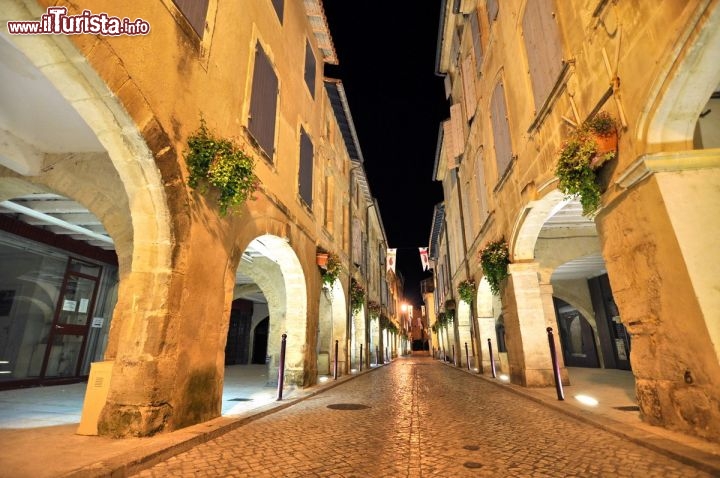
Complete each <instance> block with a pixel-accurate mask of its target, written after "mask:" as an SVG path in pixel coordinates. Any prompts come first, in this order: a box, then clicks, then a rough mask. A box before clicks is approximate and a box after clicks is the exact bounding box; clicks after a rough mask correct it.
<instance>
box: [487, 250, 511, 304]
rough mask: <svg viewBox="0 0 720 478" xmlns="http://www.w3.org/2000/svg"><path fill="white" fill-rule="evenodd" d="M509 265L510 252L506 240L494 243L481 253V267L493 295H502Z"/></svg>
mask: <svg viewBox="0 0 720 478" xmlns="http://www.w3.org/2000/svg"><path fill="white" fill-rule="evenodd" d="M508 264H510V252H509V251H508V246H507V242H505V239H500V240H497V241H492V242H490V243H488V245H486V246H485V248H484V249H483V250H482V251H480V265H481V266H482V270H483V274H484V275H485V278H486V279H487V281H488V283H489V284H490V290H491V291H492V293H493V294H496V295H497V294H499V293H500V284H501V283H502V281H503V280H504V279H505V278H506V277H507V276H508Z"/></svg>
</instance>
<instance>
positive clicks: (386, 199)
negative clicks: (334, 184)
mask: <svg viewBox="0 0 720 478" xmlns="http://www.w3.org/2000/svg"><path fill="white" fill-rule="evenodd" d="M323 5H324V7H325V14H326V15H327V19H328V24H329V26H330V33H331V35H332V38H333V42H334V44H335V50H336V51H337V55H338V59H339V61H340V64H339V65H338V66H331V65H327V66H326V68H325V75H326V76H328V77H331V78H339V79H340V80H342V82H343V85H344V87H345V92H346V94H347V97H348V103H349V104H350V111H351V112H352V116H353V121H354V123H355V129H356V131H357V134H358V139H359V141H360V147H361V149H362V152H363V157H364V159H365V171H366V173H367V176H368V181H369V182H370V191H371V193H372V194H373V196H375V197H376V198H377V200H378V203H379V205H380V214H381V215H382V218H383V223H384V225H385V231H386V232H387V235H388V241H389V243H390V247H395V248H397V249H398V263H397V269H398V270H399V271H400V273H401V274H402V275H403V276H404V277H405V296H406V298H407V299H408V301H409V302H410V303H413V304H415V305H420V304H421V298H420V292H419V282H420V280H422V279H423V278H425V277H430V273H429V272H423V271H422V267H421V264H420V256H419V253H418V249H417V248H418V247H421V246H423V247H425V246H428V239H429V236H430V226H431V222H432V213H433V206H434V205H435V204H437V203H439V202H441V201H442V188H441V185H440V183H439V182H436V181H433V180H432V172H433V164H434V161H435V148H436V146H437V133H438V125H439V123H440V121H442V120H444V119H446V118H447V116H448V106H447V103H446V101H445V98H444V93H443V80H442V78H441V77H438V76H436V75H435V50H436V46H437V32H438V18H439V13H440V2H439V1H428V0H421V1H417V0H413V1H409V0H407V1H405V0H403V1H401V0H382V1H380V0H366V1H363V2H349V1H347V0H325V1H324V2H323Z"/></svg>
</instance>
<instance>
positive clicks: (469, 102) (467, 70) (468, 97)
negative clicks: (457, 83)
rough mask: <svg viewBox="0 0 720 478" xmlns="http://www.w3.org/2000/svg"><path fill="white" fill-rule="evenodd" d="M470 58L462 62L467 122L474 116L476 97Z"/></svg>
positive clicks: (467, 57)
mask: <svg viewBox="0 0 720 478" xmlns="http://www.w3.org/2000/svg"><path fill="white" fill-rule="evenodd" d="M472 61H473V60H472V56H470V55H468V56H466V57H465V59H464V60H463V62H462V80H463V93H464V97H465V113H466V117H467V118H466V119H467V121H468V122H470V120H471V119H472V117H473V116H475V108H477V96H476V94H475V69H474V68H473V66H472Z"/></svg>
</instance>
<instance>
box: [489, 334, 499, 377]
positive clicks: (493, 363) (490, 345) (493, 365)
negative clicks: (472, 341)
mask: <svg viewBox="0 0 720 478" xmlns="http://www.w3.org/2000/svg"><path fill="white" fill-rule="evenodd" d="M488 352H490V371H491V372H492V378H495V377H496V376H497V375H496V374H495V357H494V356H493V351H492V342H491V341H490V339H488Z"/></svg>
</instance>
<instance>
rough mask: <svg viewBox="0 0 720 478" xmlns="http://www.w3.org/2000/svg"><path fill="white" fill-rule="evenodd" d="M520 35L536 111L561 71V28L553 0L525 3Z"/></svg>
mask: <svg viewBox="0 0 720 478" xmlns="http://www.w3.org/2000/svg"><path fill="white" fill-rule="evenodd" d="M523 38H524V39H525V50H526V52H527V57H528V66H529V69H530V81H531V82H532V87H533V96H534V99H535V110H536V111H539V110H540V109H541V108H542V107H543V105H544V104H545V102H546V101H547V99H548V96H550V92H551V91H552V89H553V87H554V86H555V83H557V80H558V78H559V77H560V74H561V73H562V70H563V59H562V44H561V41H560V29H559V27H558V24H557V21H556V19H555V5H554V4H553V0H533V1H532V2H527V7H525V14H524V15H523Z"/></svg>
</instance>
